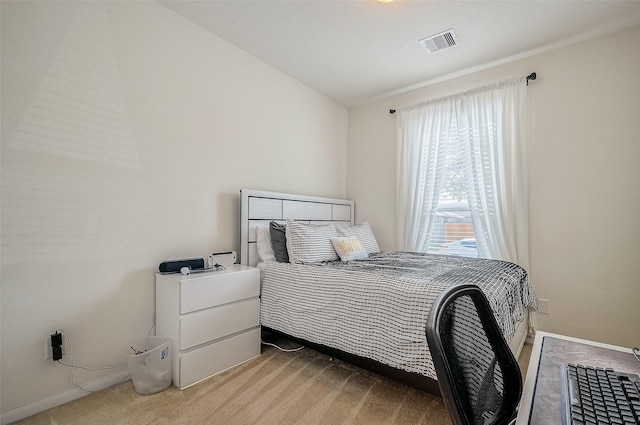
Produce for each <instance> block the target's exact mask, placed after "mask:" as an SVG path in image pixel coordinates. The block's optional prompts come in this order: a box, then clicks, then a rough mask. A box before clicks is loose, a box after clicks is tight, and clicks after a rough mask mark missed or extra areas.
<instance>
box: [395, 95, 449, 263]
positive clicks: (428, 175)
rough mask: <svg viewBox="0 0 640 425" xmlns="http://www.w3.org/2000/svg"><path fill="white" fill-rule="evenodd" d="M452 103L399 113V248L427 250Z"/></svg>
mask: <svg viewBox="0 0 640 425" xmlns="http://www.w3.org/2000/svg"><path fill="white" fill-rule="evenodd" d="M452 112H453V104H452V103H451V102H447V101H441V100H436V101H434V102H429V103H424V104H420V105H416V106H415V107H410V108H406V109H404V110H401V111H399V113H398V125H397V130H398V134H397V138H398V151H397V155H396V158H397V160H396V162H397V164H396V169H397V170H398V171H397V178H396V186H397V189H396V216H397V234H398V240H397V244H398V249H399V250H401V251H417V252H422V251H426V249H427V247H428V246H429V240H430V238H431V230H432V228H433V221H434V220H435V217H436V210H437V208H438V199H439V196H440V188H441V187H442V174H443V170H444V163H445V154H446V148H447V143H448V142H449V133H450V128H451V116H452Z"/></svg>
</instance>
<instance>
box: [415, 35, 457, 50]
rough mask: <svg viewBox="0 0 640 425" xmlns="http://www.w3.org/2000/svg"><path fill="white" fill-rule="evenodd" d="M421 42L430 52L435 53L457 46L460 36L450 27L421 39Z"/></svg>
mask: <svg viewBox="0 0 640 425" xmlns="http://www.w3.org/2000/svg"><path fill="white" fill-rule="evenodd" d="M420 44H422V47H424V48H425V49H427V50H428V51H429V52H430V53H435V52H439V51H440V50H444V49H448V48H449V47H453V46H456V45H457V44H458V37H456V33H455V32H453V29H448V30H446V31H443V32H441V33H440V34H436V35H432V36H431V37H427V38H423V39H422V40H420Z"/></svg>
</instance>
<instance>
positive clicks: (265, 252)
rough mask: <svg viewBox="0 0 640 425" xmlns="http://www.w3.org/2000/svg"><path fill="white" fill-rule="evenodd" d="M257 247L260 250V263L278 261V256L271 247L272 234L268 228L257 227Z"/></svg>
mask: <svg viewBox="0 0 640 425" xmlns="http://www.w3.org/2000/svg"><path fill="white" fill-rule="evenodd" d="M256 246H257V248H258V258H259V259H260V261H264V262H269V261H276V256H275V255H274V253H273V247H272V246H271V234H270V233H269V228H268V227H267V226H257V227H256Z"/></svg>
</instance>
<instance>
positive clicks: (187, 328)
mask: <svg viewBox="0 0 640 425" xmlns="http://www.w3.org/2000/svg"><path fill="white" fill-rule="evenodd" d="M259 324H260V300H259V299H258V298H251V299H248V300H245V301H239V302H235V303H231V304H225V305H221V306H218V307H214V308H209V309H206V310H200V311H196V312H194V313H190V314H187V315H184V316H182V317H181V318H180V349H181V350H184V349H187V348H190V347H195V346H196V345H199V344H204V343H205V342H209V341H213V340H216V339H218V338H222V337H224V336H226V335H231V334H233V333H236V332H240V331H243V330H245V329H249V328H252V327H255V326H258V325H259Z"/></svg>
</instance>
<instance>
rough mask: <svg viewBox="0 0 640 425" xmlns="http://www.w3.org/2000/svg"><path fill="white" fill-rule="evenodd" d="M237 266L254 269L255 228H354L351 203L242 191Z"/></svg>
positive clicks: (518, 341) (515, 345)
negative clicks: (290, 224)
mask: <svg viewBox="0 0 640 425" xmlns="http://www.w3.org/2000/svg"><path fill="white" fill-rule="evenodd" d="M240 194H241V195H240V198H241V201H240V215H241V219H240V242H241V247H240V263H241V264H244V265H248V266H256V265H257V263H258V253H257V248H256V230H255V228H256V226H258V225H269V223H270V222H271V221H276V222H279V223H285V222H286V219H287V218H291V219H294V220H298V221H303V222H307V223H313V224H322V223H329V222H332V223H335V224H336V225H338V226H340V225H342V226H348V225H352V224H354V216H355V214H354V203H353V201H348V200H344V199H332V198H321V197H316V196H306V195H293V194H288V193H277V192H265V191H260V190H251V189H242V190H241V191H240ZM262 330H263V333H271V334H275V335H280V336H283V337H285V338H287V339H289V340H292V341H295V342H298V343H300V344H302V345H305V346H307V347H309V348H312V349H314V350H317V351H320V352H322V353H325V354H327V355H329V356H332V357H335V358H337V359H340V360H343V361H346V362H349V363H352V364H355V365H357V366H359V367H362V368H364V369H367V370H370V371H372V372H375V373H378V374H380V375H383V376H386V377H388V378H391V379H394V380H396V381H400V382H403V383H405V384H407V385H410V386H412V387H414V388H418V389H421V390H424V391H427V392H430V393H432V394H440V389H439V387H438V382H437V381H436V380H435V379H432V378H429V377H427V376H424V375H420V374H418V373H411V372H406V371H404V370H400V369H396V368H393V367H391V366H388V365H385V364H383V363H380V362H377V361H375V360H371V359H369V358H365V357H361V356H356V355H353V354H350V353H346V352H344V351H341V350H337V349H335V348H332V347H327V346H325V345H320V344H315V343H313V342H310V341H306V340H301V339H299V338H295V337H292V336H290V335H286V334H283V333H281V332H279V331H277V330H274V329H268V328H264V327H263V329H262ZM527 330H528V320H527V317H526V315H525V320H523V321H522V322H520V323H519V324H517V327H516V333H515V336H514V337H513V339H512V340H511V341H510V342H509V347H511V350H512V351H513V353H514V355H515V357H516V358H518V356H519V355H520V352H521V350H522V347H523V346H524V343H525V340H526V338H527Z"/></svg>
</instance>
